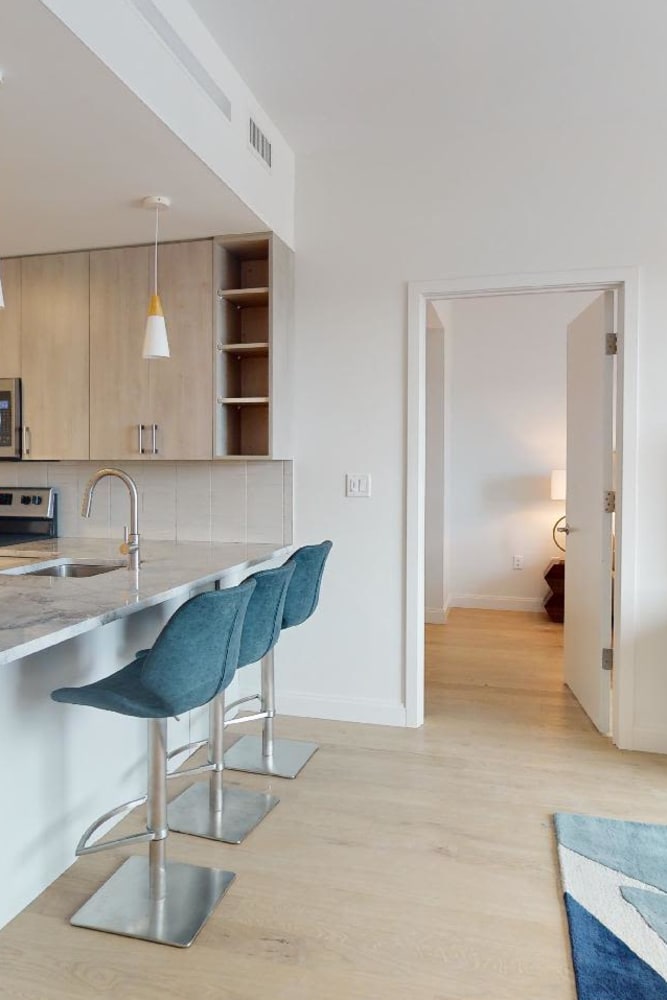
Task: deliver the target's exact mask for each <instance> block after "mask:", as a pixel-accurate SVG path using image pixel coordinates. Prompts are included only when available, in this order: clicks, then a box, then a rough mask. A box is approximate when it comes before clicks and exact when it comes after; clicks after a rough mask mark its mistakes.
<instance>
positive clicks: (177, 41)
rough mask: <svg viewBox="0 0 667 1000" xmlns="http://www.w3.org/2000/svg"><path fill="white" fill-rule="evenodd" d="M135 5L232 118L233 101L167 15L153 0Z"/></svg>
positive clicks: (225, 113) (193, 75)
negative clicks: (171, 23)
mask: <svg viewBox="0 0 667 1000" xmlns="http://www.w3.org/2000/svg"><path fill="white" fill-rule="evenodd" d="M133 2H134V6H135V7H136V9H137V10H138V11H139V13H140V14H141V15H142V16H143V18H144V19H145V20H146V21H148V23H149V24H150V26H151V28H152V29H153V31H154V32H155V33H156V35H157V36H158V37H159V38H160V40H161V41H162V42H163V43H164V45H166V47H167V48H168V49H169V51H170V52H171V54H172V55H173V56H174V57H175V58H176V59H177V61H178V62H179V63H180V64H181V66H183V68H184V69H186V70H187V71H188V73H189V74H190V76H191V77H192V79H193V80H195V82H196V83H198V84H199V86H200V87H201V88H202V90H203V91H205V92H206V94H207V95H208V96H209V97H210V98H211V100H212V101H213V103H214V104H216V105H217V107H218V108H219V109H220V111H222V113H223V115H224V116H225V118H227V119H228V120H229V121H231V120H232V102H231V101H230V99H229V98H228V97H227V94H226V93H225V92H224V90H223V89H222V88H221V87H220V86H219V85H218V84H217V83H216V81H215V80H214V79H213V77H212V76H211V74H210V73H209V72H208V70H206V69H205V68H204V67H203V66H202V64H201V63H200V62H199V60H198V59H197V57H196V56H195V55H194V53H193V52H192V51H191V50H190V49H189V48H188V46H187V45H186V44H185V42H184V41H183V39H182V38H181V37H180V36H179V35H178V34H177V33H176V32H175V31H174V29H173V28H172V26H171V25H170V23H169V21H168V20H167V19H166V17H165V16H164V15H163V14H162V12H161V11H160V10H158V8H157V6H156V4H155V3H154V2H153V0H133Z"/></svg>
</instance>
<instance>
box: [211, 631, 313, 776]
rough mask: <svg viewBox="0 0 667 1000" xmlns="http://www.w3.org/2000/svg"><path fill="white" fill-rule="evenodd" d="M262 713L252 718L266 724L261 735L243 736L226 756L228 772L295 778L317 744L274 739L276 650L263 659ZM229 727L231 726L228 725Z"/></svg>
mask: <svg viewBox="0 0 667 1000" xmlns="http://www.w3.org/2000/svg"><path fill="white" fill-rule="evenodd" d="M260 697H261V702H262V711H261V712H260V713H258V715H256V716H252V717H251V718H261V719H263V720H264V722H263V728H262V735H261V736H254V735H249V734H248V735H246V736H242V737H241V738H240V739H239V740H237V742H236V743H235V744H234V745H233V746H232V747H230V748H229V750H228V751H227V752H226V754H225V767H226V768H227V769H228V770H229V771H248V772H250V773H251V774H272V775H274V776H275V777H276V778H296V776H297V774H298V773H299V771H300V770H301V769H302V768H303V767H304V766H305V765H306V764H307V763H308V761H309V760H310V758H311V757H312V756H313V754H314V753H315V751H316V750H317V749H318V745H317V743H307V742H305V741H301V740H286V739H276V738H275V736H274V735H273V725H274V718H275V714H276V688H275V679H274V668H273V649H271V650H270V651H269V652H268V653H267V654H266V656H265V657H264V658H263V659H262V694H261V696H260ZM246 721H248V720H247V719H244V717H243V716H239V717H238V718H237V719H232V720H231V724H235V723H237V722H239V723H240V722H246ZM227 725H230V723H229V722H228V723H227Z"/></svg>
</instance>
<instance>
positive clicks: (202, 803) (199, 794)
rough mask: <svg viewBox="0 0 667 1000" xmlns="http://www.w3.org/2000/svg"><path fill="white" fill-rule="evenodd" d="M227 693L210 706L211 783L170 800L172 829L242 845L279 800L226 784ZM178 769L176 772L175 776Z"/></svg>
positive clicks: (265, 794)
mask: <svg viewBox="0 0 667 1000" xmlns="http://www.w3.org/2000/svg"><path fill="white" fill-rule="evenodd" d="M224 726H225V695H224V691H223V692H222V693H221V694H219V695H217V696H216V697H215V698H214V699H213V701H212V702H211V704H210V706H209V740H208V752H209V762H210V771H211V773H210V776H209V780H208V782H198V783H196V784H194V785H190V787H189V788H186V790H185V791H184V792H183V793H182V794H181V795H179V796H178V797H177V798H175V799H174V800H173V801H172V802H170V803H169V813H168V815H169V828H170V829H171V830H174V831H176V832H177V833H190V834H193V835H194V836H195V837H206V838H208V839H209V840H219V841H222V842H223V843H225V844H240V843H241V842H242V841H243V840H245V838H246V837H247V836H248V834H249V833H250V832H251V831H252V830H254V829H255V827H256V826H257V825H258V823H261V821H262V820H263V819H264V817H265V816H267V815H268V813H270V812H271V810H272V809H273V808H274V807H275V806H277V805H278V802H279V801H280V800H279V799H278V798H277V796H275V795H269V794H268V793H265V792H253V791H248V790H246V789H244V788H226V787H224V783H223V774H224V769H225V763H224V760H225V753H224ZM177 775H178V772H174V775H173V776H174V777H176V776H177Z"/></svg>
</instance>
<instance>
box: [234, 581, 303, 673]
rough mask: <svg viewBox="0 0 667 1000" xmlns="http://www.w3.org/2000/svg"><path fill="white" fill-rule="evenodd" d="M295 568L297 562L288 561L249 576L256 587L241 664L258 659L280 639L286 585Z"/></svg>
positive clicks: (242, 638)
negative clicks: (275, 567)
mask: <svg viewBox="0 0 667 1000" xmlns="http://www.w3.org/2000/svg"><path fill="white" fill-rule="evenodd" d="M295 569H296V566H295V564H293V563H290V562H287V563H285V565H284V566H279V567H278V568H277V569H265V570H262V571H261V572H259V573H254V574H253V576H251V577H248V579H249V580H254V581H255V589H254V591H253V593H252V597H251V598H250V603H249V604H248V610H247V612H246V616H245V621H244V622H243V632H242V634H241V652H240V654H239V667H245V666H247V664H248V663H257V661H258V660H261V659H262V657H263V656H266V654H267V653H268V652H269V650H270V649H273V647H274V646H275V644H276V643H277V642H278V637H279V635H280V629H281V625H282V620H283V610H284V607H285V598H286V597H287V588H288V587H289V585H290V581H291V580H292V577H293V576H294V571H295Z"/></svg>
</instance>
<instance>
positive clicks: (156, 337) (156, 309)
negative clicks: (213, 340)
mask: <svg viewBox="0 0 667 1000" xmlns="http://www.w3.org/2000/svg"><path fill="white" fill-rule="evenodd" d="M143 204H144V208H150V209H153V208H154V209H155V255H154V273H153V294H152V295H151V301H150V305H149V307H148V316H147V317H146V331H145V333H144V346H143V350H142V352H141V356H142V357H143V358H144V360H146V361H150V360H152V359H153V358H168V357H169V356H170V355H169V341H168V339H167V324H166V323H165V319H164V313H163V311H162V303H161V302H160V296H159V295H158V291H157V240H158V226H159V219H160V209H161V208H169V205H170V200H169V198H166V197H165V196H164V195H160V194H156V195H151V196H150V197H149V198H144V202H143Z"/></svg>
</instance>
